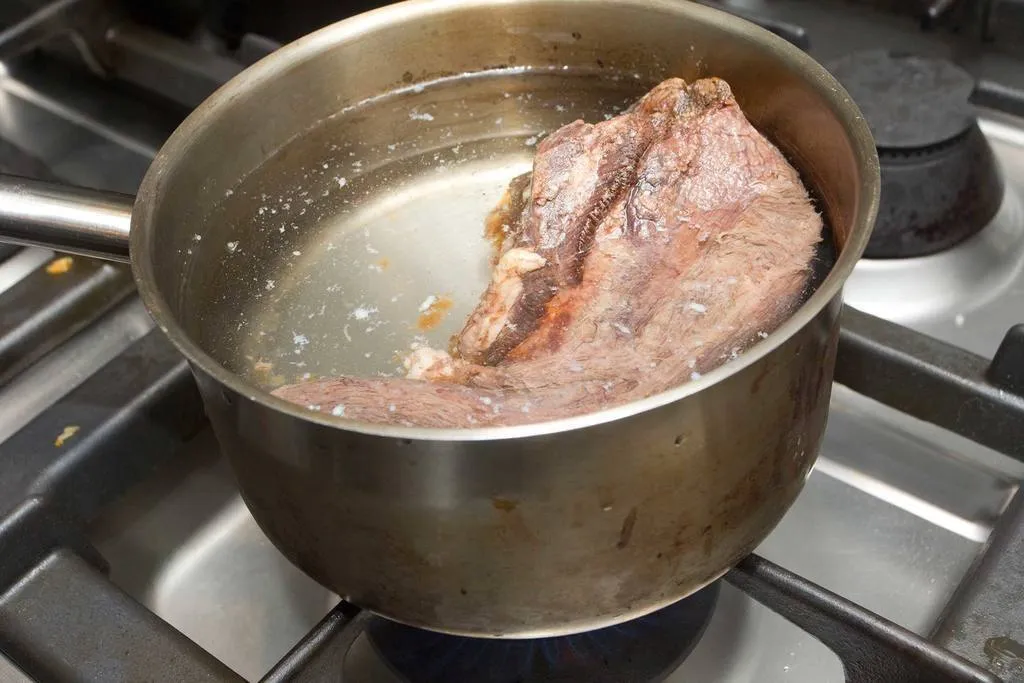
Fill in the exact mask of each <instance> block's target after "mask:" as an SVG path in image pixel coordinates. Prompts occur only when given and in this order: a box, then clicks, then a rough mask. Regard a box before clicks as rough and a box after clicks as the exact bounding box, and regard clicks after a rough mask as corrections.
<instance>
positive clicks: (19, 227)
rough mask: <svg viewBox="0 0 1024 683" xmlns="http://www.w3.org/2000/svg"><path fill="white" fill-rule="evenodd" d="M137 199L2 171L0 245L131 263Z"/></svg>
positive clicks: (0, 186)
mask: <svg viewBox="0 0 1024 683" xmlns="http://www.w3.org/2000/svg"><path fill="white" fill-rule="evenodd" d="M133 201H134V198H133V197H130V196H128V195H123V194H118V193H114V192H101V191H99V190H90V189H86V188H81V187H72V186H68V185H61V184H59V183H50V182H45V181H41V180H31V179H29V178H21V177H19V176H13V175H8V174H4V173H0V242H9V243H12V244H20V245H23V246H36V247H48V248H51V249H55V250H57V251H61V252H65V253H68V254H79V255H83V256H93V257H97V258H101V259H105V260H108V261H121V262H127V261H128V231H129V227H130V225H131V214H132V203H133Z"/></svg>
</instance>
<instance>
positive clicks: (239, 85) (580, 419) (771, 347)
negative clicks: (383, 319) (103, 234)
mask: <svg viewBox="0 0 1024 683" xmlns="http://www.w3.org/2000/svg"><path fill="white" fill-rule="evenodd" d="M588 3H594V4H600V5H609V4H614V5H617V6H620V7H626V8H629V7H636V8H637V9H638V10H645V11H652V10H653V11H658V10H663V11H666V12H669V13H675V14H678V13H686V14H688V15H690V16H692V17H694V18H696V19H697V20H699V21H700V22H702V23H705V24H711V25H715V26H717V27H719V28H723V29H725V30H728V31H729V32H731V33H734V34H736V35H737V36H738V37H743V38H746V39H748V40H751V41H752V42H756V43H759V44H760V45H762V46H763V47H764V48H765V50H766V51H768V52H770V53H772V55H773V56H774V57H775V58H776V59H777V60H779V61H780V62H782V63H784V64H786V65H787V66H789V67H790V68H791V69H792V70H793V71H795V72H797V73H802V74H805V75H806V77H807V79H808V81H809V82H810V84H811V85H812V86H813V88H814V89H815V90H816V92H817V93H818V94H819V95H820V96H821V97H822V98H823V100H824V101H825V102H827V103H828V105H829V106H830V108H831V109H832V111H833V113H834V114H835V115H836V117H837V118H838V119H839V120H840V121H841V122H842V125H843V128H844V132H845V133H846V135H847V136H848V138H849V140H850V142H851V144H852V147H853V150H854V153H855V155H856V157H857V161H858V167H859V169H860V171H861V173H860V178H859V188H858V195H859V197H858V201H857V210H856V215H855V216H854V220H853V222H852V226H851V229H850V232H849V237H848V239H847V242H846V244H845V245H844V246H843V248H842V250H841V252H840V253H839V256H838V258H837V260H836V263H835V264H834V266H833V268H832V270H831V272H830V273H829V274H828V276H827V277H826V278H825V280H824V282H823V283H822V284H821V285H820V286H819V287H818V289H817V290H816V291H815V292H814V293H813V294H812V295H811V296H810V297H809V298H808V300H807V301H806V302H804V304H803V305H802V306H800V308H798V309H797V311H796V312H795V313H794V314H793V315H792V316H791V317H790V318H789V319H788V320H786V322H784V323H783V324H782V325H781V326H780V327H778V328H777V329H776V330H775V331H773V332H772V333H771V334H769V335H768V337H767V338H766V339H764V340H762V341H760V342H759V343H757V344H755V345H754V346H753V347H751V348H750V349H748V350H747V351H745V352H744V353H743V354H742V355H740V356H739V358H737V359H736V360H734V361H731V362H728V363H725V364H724V365H721V366H719V367H718V368H715V369H714V370H712V371H710V372H708V373H706V374H705V375H703V376H702V377H700V378H699V379H696V380H693V381H690V382H688V383H686V384H683V385H681V386H679V387H676V388H674V389H670V390H668V391H665V392H662V393H660V394H656V395H654V396H649V397H647V398H645V399H642V400H639V401H633V402H631V403H627V404H623V405H620V406H615V407H612V408H607V409H605V410H601V411H598V412H593V413H587V414H584V415H577V416H573V417H567V418H562V419H558V420H553V421H549V422H539V423H533V424H524V425H514V426H506V427H480V428H426V427H407V426H399V425H383V424H378V423H372V422H363V421H356V420H350V419H346V418H343V417H335V416H332V415H328V414H326V413H322V412H319V411H312V410H309V409H307V408H304V407H303V406H300V405H298V404H295V403H292V402H290V401H286V400H284V399H281V398H278V397H276V396H273V395H272V394H270V393H269V392H268V391H266V390H263V389H260V388H258V387H256V386H255V385H253V384H251V383H250V382H248V381H246V380H244V379H242V378H241V377H240V376H238V375H236V374H234V373H232V372H230V371H229V370H227V369H226V368H225V367H224V366H223V365H221V364H220V363H219V362H218V361H217V360H215V359H214V358H213V357H212V356H210V355H208V354H207V353H206V352H205V351H203V350H202V349H201V348H200V347H199V346H198V345H197V344H196V343H195V342H194V341H193V340H192V339H191V338H190V337H189V336H188V335H187V334H186V333H185V331H184V330H183V329H182V327H181V325H180V324H179V323H178V321H177V319H176V318H175V316H174V314H173V313H172V309H171V307H170V306H169V305H168V303H167V301H166V300H165V299H164V297H163V295H162V294H161V293H160V292H159V291H158V290H157V287H156V285H155V282H156V280H155V272H154V264H153V263H152V256H153V254H152V251H153V250H152V249H151V247H150V246H149V242H150V235H149V234H148V233H149V232H150V230H151V227H150V226H153V225H155V220H154V218H155V214H156V209H157V205H158V203H159V201H158V198H159V197H161V195H162V192H161V190H162V186H163V180H164V177H165V175H166V173H167V171H168V170H169V169H171V168H172V167H173V166H174V164H175V163H176V162H177V160H178V159H180V158H181V157H182V156H183V155H185V154H186V153H187V152H188V149H189V147H190V141H191V140H192V139H193V138H194V137H195V136H196V134H197V133H198V132H199V131H201V130H202V129H203V128H204V127H206V126H207V125H208V121H207V119H209V118H211V117H213V118H215V117H216V116H217V114H216V112H217V111H218V110H219V109H221V108H222V107H225V106H226V105H229V103H230V102H231V100H233V99H234V98H236V97H238V96H240V95H242V94H244V93H246V92H247V91H249V90H250V89H253V88H259V87H261V86H260V85H259V84H260V83H261V82H263V81H266V80H271V79H273V78H275V77H277V76H279V75H281V74H283V73H285V72H287V71H289V70H290V69H292V68H294V67H295V66H296V64H298V63H301V62H305V61H306V60H308V59H311V58H314V57H316V55H318V54H320V53H322V52H324V51H326V50H328V49H330V48H331V47H332V46H334V45H337V44H339V43H344V42H346V41H348V40H351V39H354V38H357V37H359V36H361V35H364V34H367V33H372V32H373V31H374V30H375V29H378V28H382V27H384V26H388V25H391V24H394V23H404V22H415V21H418V20H421V19H425V18H428V17H431V16H433V15H438V14H443V13H444V12H446V11H448V10H452V9H465V8H474V7H476V8H493V7H495V6H501V5H512V4H515V5H517V6H519V7H521V6H523V5H527V4H534V5H538V6H544V5H552V4H555V5H557V4H565V3H564V0H405V1H404V2H399V3H396V4H392V5H387V6H384V7H381V8H379V9H375V10H371V11H369V12H366V13H364V14H360V15H357V16H354V17H351V18H349V19H345V20H343V21H341V22H338V23H335V24H332V25H330V26H327V27H324V28H322V29H320V30H318V31H316V32H314V33H311V34H309V35H307V36H304V37H302V38H299V39H298V40H296V41H295V42H293V43H290V44H288V45H286V46H284V47H282V48H281V49H279V50H277V51H276V52H274V53H273V54H271V55H269V56H268V57H265V58H264V59H262V60H260V61H259V62H257V63H256V64H254V65H252V66H250V67H249V68H247V69H246V70H245V71H243V72H242V73H241V74H239V75H238V76H236V77H235V78H233V79H232V80H230V81H229V82H228V83H226V84H225V85H223V86H222V87H221V88H220V89H218V90H217V91H216V92H215V93H214V94H213V95H211V96H210V97H209V98H208V99H207V100H206V101H205V102H204V103H202V104H201V105H200V106H199V107H198V108H196V109H195V110H194V111H193V112H192V113H191V114H190V115H189V116H188V117H187V118H186V119H185V121H184V122H183V123H182V124H181V126H180V127H179V128H178V129H177V130H176V131H175V132H174V133H173V134H172V135H171V137H170V138H169V139H168V140H167V142H166V143H165V144H164V146H163V147H162V149H161V150H160V152H159V153H158V154H157V156H156V158H155V159H154V161H153V163H152V165H151V166H150V168H149V170H148V172H147V173H146V176H145V178H144V179H143V181H142V185H141V188H140V192H139V195H138V199H137V201H136V204H135V207H134V210H133V212H132V226H131V231H130V239H131V254H132V268H133V270H134V272H135V278H136V280H137V284H138V289H139V293H140V295H141V297H142V300H143V302H144V303H145V305H146V307H147V308H148V310H149V312H150V314H151V315H152V317H153V318H154V320H155V321H156V323H157V325H158V326H159V327H160V328H161V330H163V332H164V333H165V334H166V335H167V336H168V337H169V338H170V340H171V342H172V343H173V344H175V346H177V347H178V349H179V350H180V351H181V352H182V353H183V354H184V355H185V356H186V357H187V358H189V359H190V361H191V362H192V363H193V364H194V365H195V366H196V367H198V368H199V369H200V370H201V371H202V372H203V373H205V374H206V375H208V376H209V377H212V378H213V379H215V380H216V381H218V382H220V383H221V384H222V385H223V386H226V387H227V388H229V389H230V390H232V391H233V392H235V393H236V394H238V395H239V396H243V397H247V398H248V399H249V400H250V401H253V402H255V403H257V404H260V405H263V406H265V407H267V408H270V409H273V410H275V411H280V412H281V413H284V414H286V415H289V416H291V417H295V418H298V419H301V420H304V421H307V422H311V423H316V424H319V425H323V426H325V427H330V428H336V429H344V430H346V431H352V432H358V433H361V434H366V435H373V436H384V437H393V438H398V439H415V440H427V441H485V440H499V439H516V438H522V437H530V436H541V435H545V434H553V433H558V432H566V431H571V430H576V429H581V428H585V427H590V426H594V425H599V424H604V423H608V422H613V421H616V420H620V419H623V418H626V417H629V416H632V415H635V414H638V413H641V412H646V411H650V410H653V409H656V408H659V407H661V406H664V405H667V404H670V403H674V402H676V401H679V400H681V399H684V398H686V397H688V396H691V395H693V394H697V393H699V392H701V391H703V390H704V389H706V388H708V387H710V386H712V385H714V384H717V383H718V382H722V381H724V380H726V379H727V378H729V377H731V376H733V375H735V374H737V373H740V372H742V371H743V370H745V369H746V368H748V367H750V366H751V365H753V364H755V363H757V362H759V361H760V360H761V359H763V358H764V357H765V356H767V355H769V354H770V353H772V352H773V351H775V349H777V348H778V347H779V346H781V345H783V344H784V343H786V342H787V341H788V340H789V339H790V338H791V337H793V336H794V335H795V334H797V333H798V332H799V331H800V330H801V329H803V328H804V327H805V326H806V325H807V324H808V323H810V321H811V320H812V319H814V318H815V317H816V316H817V315H818V314H819V313H820V312H821V311H822V310H823V309H824V308H825V307H826V306H828V305H829V303H830V302H832V300H833V299H835V298H836V297H837V296H840V295H841V291H842V287H843V284H844V283H845V282H846V280H847V278H848V277H849V275H850V273H851V272H852V270H853V267H854V266H855V265H856V263H857V261H858V260H859V259H860V257H861V255H862V253H863V251H864V249H865V247H866V245H867V242H868V238H869V237H870V234H871V230H870V226H871V224H872V223H873V222H874V219H875V215H876V213H877V210H878V199H879V189H878V159H877V154H876V152H875V145H874V141H873V138H872V136H871V133H870V131H869V130H868V127H867V125H866V123H865V122H864V119H863V117H862V116H861V115H860V111H859V110H858V109H857V108H856V105H855V104H853V101H852V99H851V98H850V96H849V95H848V93H847V92H846V90H844V89H843V87H842V86H841V85H840V84H839V82H838V81H836V80H835V79H834V78H833V77H832V76H831V75H830V74H829V73H828V72H827V71H826V70H825V69H824V67H822V66H821V65H819V64H818V63H817V62H815V61H814V60H813V59H811V57H809V56H808V55H807V54H806V53H804V52H803V51H802V50H800V49H799V48H797V47H795V46H793V45H791V44H790V43H788V42H787V41H785V40H784V39H782V38H779V37H778V36H776V35H774V34H773V33H771V32H770V31H767V30H764V29H762V28H760V27H758V26H756V25H754V24H752V23H750V22H747V21H744V20H742V19H738V18H736V17H734V16H732V15H729V14H727V13H725V12H722V11H720V10H716V9H713V8H710V7H705V6H702V5H698V4H697V3H683V4H679V3H678V0H573V2H572V4H573V5H576V6H578V7H580V8H581V9H582V8H583V7H584V6H585V5H586V4H588ZM262 87H266V86H265V84H264V85H263V86H262Z"/></svg>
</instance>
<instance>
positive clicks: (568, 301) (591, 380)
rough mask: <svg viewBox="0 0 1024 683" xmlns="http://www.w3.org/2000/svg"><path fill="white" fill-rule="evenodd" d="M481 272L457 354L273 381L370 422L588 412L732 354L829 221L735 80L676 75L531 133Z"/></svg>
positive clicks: (753, 336)
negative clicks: (601, 111)
mask: <svg viewBox="0 0 1024 683" xmlns="http://www.w3.org/2000/svg"><path fill="white" fill-rule="evenodd" d="M488 226H489V227H488V229H489V232H490V233H491V236H492V238H494V239H495V243H496V245H497V249H498V258H497V261H496V264H495V267H494V271H493V276H492V282H491V284H490V286H489V287H488V289H487V291H486V292H485V293H484V295H483V297H482V298H481V301H480V303H479V305H478V306H477V309H476V310H475V311H474V313H473V314H472V315H471V316H470V319H469V320H468V321H467V323H466V326H465V328H464V329H463V330H462V332H461V333H460V334H459V335H458V336H457V337H456V339H455V340H453V344H452V349H453V354H452V355H449V354H448V353H445V352H442V351H436V350H431V349H424V350H420V351H416V352H414V353H413V354H412V355H411V356H410V358H409V359H408V361H407V367H408V369H409V373H408V374H409V376H408V377H407V378H376V379H360V378H352V377H342V378H337V379H328V380H318V381H312V382H306V383H303V384H297V385H292V386H287V387H282V388H280V389H278V390H277V391H276V392H275V393H276V394H277V395H278V396H281V397H284V398H286V399H289V400H291V401H295V402H296V403H300V404H302V405H307V406H317V407H318V409H319V410H324V411H328V412H335V413H336V414H344V415H345V416H347V417H350V418H354V419H358V420H368V421H373V422H388V423H395V424H409V425H421V426H432V427H472V426H482V425H498V424H501V425H507V424H517V423H524V422H534V421H544V420H551V419H556V418H560V417H566V416H568V415H575V414H581V413H586V412H592V411H595V410H599V409H602V408H606V407H610V406H612V405H615V404H620V403H624V402H628V401H632V400H635V399H639V398H643V397H646V396H650V395H652V394H655V393H658V392H661V391H664V390H666V389H669V388H672V387H674V386H678V385H680V384H683V383H684V382H687V381H689V380H691V379H693V378H696V377H698V376H699V375H700V373H702V372H707V371H708V370H710V369H712V368H714V367H716V366H718V365H720V364H721V363H723V362H727V361H728V360H730V359H732V358H735V357H736V356H737V354H739V353H741V352H742V351H743V350H744V349H745V348H748V347H749V346H750V345H752V344H753V343H755V342H756V341H757V340H758V338H759V337H760V336H765V335H766V334H767V332H770V331H771V330H772V329H774V328H775V327H776V326H777V325H778V324H779V323H781V322H782V321H783V320H784V319H785V318H786V317H787V316H788V315H789V314H790V313H791V312H792V310H793V308H794V307H795V306H796V305H797V304H798V303H799V301H800V298H801V295H802V294H803V290H804V288H805V286H806V283H807V280H808V276H809V273H810V270H809V269H810V263H811V260H812V258H813V256H814V249H815V245H816V244H817V242H818V241H819V239H820V235H821V229H822V223H821V219H820V218H819V216H818V215H817V213H816V212H815V210H814V208H813V207H812V205H811V202H810V200H809V199H808V196H807V192H806V190H805V189H804V187H803V185H802V184H801V182H800V179H799V177H798V176H797V173H796V171H794V169H793V168H792V167H791V166H790V165H789V164H788V163H787V162H786V160H785V159H784V158H783V156H782V155H781V154H780V153H779V151H778V150H777V149H776V148H775V147H774V146H773V145H771V143H769V142H768V141H767V140H766V139H765V138H764V137H763V136H761V135H760V134H759V133H758V132H757V131H756V130H755V129H754V128H753V126H751V125H750V123H749V122H748V121H747V120H746V118H745V117H744V116H743V113H742V112H741V111H740V108H739V106H738V105H737V104H736V101H735V100H734V99H733V97H732V93H731V92H730V90H729V87H728V85H726V83H725V82H723V81H721V80H718V79H703V80H700V81H697V82H695V83H693V84H690V85H687V84H685V83H683V82H682V81H680V80H678V79H671V80H668V81H665V82H664V83H662V84H660V85H658V86H657V87H656V88H654V89H653V90H652V91H651V92H649V93H648V94H647V95H646V96H644V98H642V99H641V100H640V101H639V102H638V103H637V104H636V105H634V106H633V107H632V108H631V109H630V110H629V111H627V112H626V113H624V114H622V115H621V116H618V117H616V118H613V119H611V120H609V121H605V122H602V123H598V124H593V125H591V124H586V123H582V122H576V123H572V124H569V125H568V126H565V127H564V128H562V129H560V130H558V131H557V132H555V133H553V134H552V135H551V136H549V137H548V138H547V139H545V140H544V142H543V143H542V144H541V145H540V146H539V147H538V150H537V156H536V158H535V160H534V168H533V174H532V177H531V176H521V177H520V178H517V179H515V180H513V182H512V183H511V185H510V187H509V190H508V192H507V193H506V196H505V197H504V198H503V201H502V204H501V205H500V206H499V207H498V209H497V210H496V211H495V213H494V214H493V215H492V216H491V217H490V219H489V221H488Z"/></svg>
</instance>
